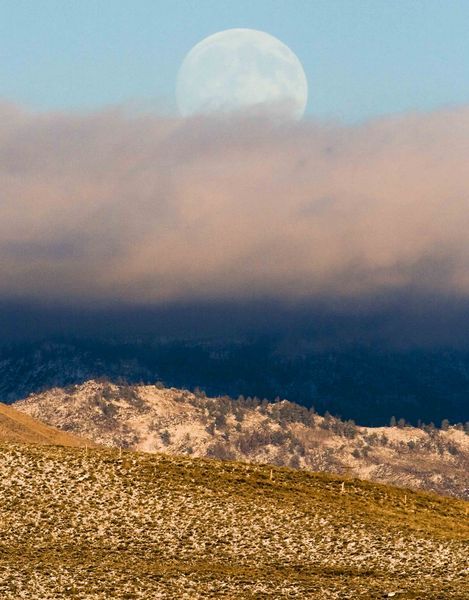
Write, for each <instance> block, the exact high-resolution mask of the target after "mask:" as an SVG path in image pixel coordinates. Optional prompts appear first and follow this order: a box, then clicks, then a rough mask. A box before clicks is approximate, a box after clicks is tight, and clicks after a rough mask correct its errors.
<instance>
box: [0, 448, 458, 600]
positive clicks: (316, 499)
mask: <svg viewBox="0 0 469 600" xmlns="http://www.w3.org/2000/svg"><path fill="white" fill-rule="evenodd" d="M0 506H1V513H0V515H1V522H0V523H1V524H0V597H1V598H2V599H3V598H4V599H5V600H10V599H11V600H20V599H21V598H28V599H34V600H48V599H59V598H81V599H90V600H98V599H103V600H104V599H106V600H108V599H110V598H112V599H124V598H128V599H145V600H149V599H152V600H153V599H158V598H162V599H163V598H168V599H171V598H178V599H179V598H181V599H184V598H187V599H198V598H201V599H202V598H233V599H234V598H237V599H243V600H244V599H246V600H248V599H251V598H259V599H260V598H272V599H277V598H301V599H304V598H312V599H314V598H318V599H323V598H324V599H327V598H337V599H339V598H340V599H342V598H344V599H345V598H364V599H366V600H373V599H377V598H386V597H395V598H399V599H401V598H402V599H404V598H409V599H410V598H414V599H416V598H420V599H422V600H423V599H425V600H431V599H434V600H436V599H441V600H446V599H460V600H463V599H466V598H467V597H469V586H468V584H467V579H466V578H465V573H466V574H467V572H465V569H466V568H467V552H468V544H467V540H468V539H469V524H468V520H467V509H468V504H467V503H465V502H463V501H461V500H457V499H451V498H444V497H440V496H436V495H434V494H430V493H417V492H411V491H409V490H404V489H398V488H393V487H389V486H384V485H378V484H373V483H368V482H363V481H359V480H354V479H348V480H344V479H342V478H340V477H336V476H329V475H325V474H312V473H307V472H302V471H294V470H290V469H286V468H275V467H270V466H262V465H252V464H251V465H248V464H244V463H236V462H218V461H211V460H202V459H190V458H186V457H171V456H165V455H159V454H153V455H152V454H144V453H134V452H123V453H122V454H121V453H120V452H119V451H118V450H104V449H98V450H88V451H86V450H84V449H72V448H60V447H45V446H43V447H40V446H23V445H12V444H5V445H3V446H0ZM394 593H395V595H392V594H394ZM390 594H391V595H390Z"/></svg>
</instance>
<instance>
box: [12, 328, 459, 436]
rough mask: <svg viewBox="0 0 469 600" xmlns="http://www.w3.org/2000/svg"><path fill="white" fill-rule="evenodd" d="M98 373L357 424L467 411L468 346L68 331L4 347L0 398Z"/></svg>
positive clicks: (453, 417) (454, 417)
mask: <svg viewBox="0 0 469 600" xmlns="http://www.w3.org/2000/svg"><path fill="white" fill-rule="evenodd" d="M100 377H105V378H109V379H111V380H113V381H116V382H117V381H119V380H122V379H124V380H127V381H128V382H129V383H139V382H144V383H155V382H157V381H163V382H164V383H165V384H166V385H167V386H170V387H171V386H172V387H178V388H187V389H194V387H196V386H201V387H202V388H203V389H204V390H205V391H206V392H207V394H209V395H212V396H217V395H224V394H228V395H230V396H233V397H237V396H238V395H239V394H244V395H245V396H249V395H251V396H257V397H259V398H267V399H269V400H274V399H275V397H276V396H281V397H284V398H288V399H289V400H291V401H294V402H296V403H298V404H301V405H303V406H306V407H308V408H309V407H311V406H314V407H315V408H316V410H317V411H318V412H320V413H324V412H325V411H326V410H327V411H329V412H330V413H332V414H334V415H339V416H341V417H342V418H344V419H354V420H356V421H357V422H360V423H361V424H363V425H369V426H379V425H388V424H389V421H390V418H391V417H392V416H395V417H397V418H398V419H399V418H401V417H403V418H405V419H406V421H408V422H411V423H412V424H414V425H417V423H418V421H419V420H421V421H423V422H425V423H430V422H433V423H435V424H436V425H437V426H439V425H440V423H441V421H442V420H443V419H449V420H450V421H451V423H458V422H465V421H469V400H468V399H469V352H465V351H463V350H451V351H449V350H443V349H439V350H437V349H434V350H431V349H420V350H396V349H393V350H392V349H389V348H388V349H385V348H381V347H344V348H342V349H340V350H339V349H318V348H314V346H312V345H311V344H309V345H308V344H307V343H306V342H304V341H301V340H299V339H296V338H294V339H290V340H287V339H286V338H285V337H283V338H282V337H277V338H275V337H266V336H265V337H258V338H255V339H251V340H250V339H239V340H231V341H221V340H162V339H156V338H141V339H134V338H132V339H131V340H122V339H120V340H117V339H111V338H106V339H104V338H103V339H101V338H100V339H95V338H88V339H68V340H61V341H50V340H49V341H45V342H25V343H22V344H16V345H10V346H5V347H3V348H2V349H0V400H2V401H4V402H13V401H14V400H17V399H19V398H24V397H25V396H27V395H28V394H29V393H35V392H38V391H41V390H43V389H48V388H51V387H53V386H59V387H63V386H66V385H69V384H80V383H83V382H84V381H87V380H89V379H96V378H100Z"/></svg>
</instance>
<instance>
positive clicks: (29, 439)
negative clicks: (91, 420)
mask: <svg viewBox="0 0 469 600" xmlns="http://www.w3.org/2000/svg"><path fill="white" fill-rule="evenodd" d="M0 442H15V443H29V444H46V445H55V446H73V447H84V446H94V445H95V444H93V442H91V441H88V440H86V439H83V438H80V437H78V436H76V435H73V434H71V433H66V432H64V431H61V430H60V429H56V428H55V427H50V426H48V425H45V424H44V423H41V422H40V421H38V420H37V419H33V418H32V417H30V416H29V415H27V414H24V413H22V412H20V411H18V410H15V409H14V408H12V407H11V406H6V405H5V404H1V403H0Z"/></svg>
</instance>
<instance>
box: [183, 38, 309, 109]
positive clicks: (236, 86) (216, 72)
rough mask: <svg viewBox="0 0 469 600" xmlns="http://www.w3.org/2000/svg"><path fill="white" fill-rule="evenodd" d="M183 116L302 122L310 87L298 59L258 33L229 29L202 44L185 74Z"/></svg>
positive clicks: (191, 54) (190, 57) (190, 55)
mask: <svg viewBox="0 0 469 600" xmlns="http://www.w3.org/2000/svg"><path fill="white" fill-rule="evenodd" d="M176 100H177V104H178V107H179V111H180V113H181V115H182V116H184V117H186V116H190V115H197V114H204V115H207V114H211V113H233V112H238V111H242V112H246V113H248V114H255V115H272V116H274V117H277V118H278V117H280V118H281V119H282V120H299V119H301V117H302V116H303V114H304V111H305V108H306V102H307V100H308V82H307V80H306V75H305V72H304V70H303V67H302V65H301V62H300V61H299V59H298V57H297V56H296V54H294V53H293V52H292V50H290V48H289V47H288V46H286V45H285V44H284V43H283V42H281V41H280V40H278V39H277V38H275V37H274V36H272V35H269V34H268V33H264V32H263V31H257V30H255V29H227V30H225V31H220V32H219V33H215V34H213V35H210V36H209V37H207V38H205V39H203V40H202V41H201V42H199V43H198V44H196V45H195V46H194V47H193V48H192V50H190V52H189V53H188V54H187V56H186V57H185V59H184V61H183V63H182V65H181V68H180V69H179V73H178V78H177V86H176Z"/></svg>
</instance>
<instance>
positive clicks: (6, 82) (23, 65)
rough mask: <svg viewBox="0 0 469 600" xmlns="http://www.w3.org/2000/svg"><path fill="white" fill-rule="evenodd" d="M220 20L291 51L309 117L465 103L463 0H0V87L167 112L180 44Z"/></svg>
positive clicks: (32, 100)
mask: <svg viewBox="0 0 469 600" xmlns="http://www.w3.org/2000/svg"><path fill="white" fill-rule="evenodd" d="M230 27H252V28H254V29H261V30H264V31H267V32H268V33H271V34H272V35H275V36H277V37H278V38H280V39H281V40H282V41H283V42H285V43H286V44H288V45H289V46H290V47H291V48H292V49H293V50H294V52H295V53H296V54H297V55H298V57H299V58H300V60H301V61H302V63H303V65H304V68H305V71H306V74H307V77H308V81H309V87H310V97H309V105H308V109H307V114H308V116H310V117H313V118H320V119H324V118H326V119H339V120H344V121H348V122H354V121H359V120H363V119H368V118H373V117H375V116H379V115H383V114H390V113H398V112H403V111H409V110H423V111H426V110H432V109H434V108H438V107H442V106H453V105H458V104H466V103H468V102H469V2H468V1H467V0H446V1H443V0H424V1H422V0H325V1H324V0H285V1H282V0H248V1H246V0H236V1H235V0H217V1H215V0H170V1H169V0H168V1H167V0H0V97H1V98H3V99H5V100H8V101H13V102H19V103H21V104H24V105H27V106H30V107H33V108H38V109H44V110H48V109H57V108H58V109H65V110H70V109H72V110H75V109H78V110H82V109H86V110H88V109H95V108H101V107H103V106H107V105H115V104H122V103H124V104H130V105H136V106H143V107H145V108H146V109H148V108H153V107H154V108H155V110H156V111H163V112H168V111H169V112H171V111H174V110H175V101H174V86H175V79H176V74H177V70H178V68H179V65H180V63H181V61H182V60H183V58H184V56H185V54H186V53H187V52H188V50H189V49H190V48H191V47H192V46H193V45H194V44H195V43H196V42H198V41H199V40H200V39H202V38H203V37H205V36H207V35H209V34H211V33H214V32H216V31H219V30H222V29H226V28H230Z"/></svg>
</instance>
